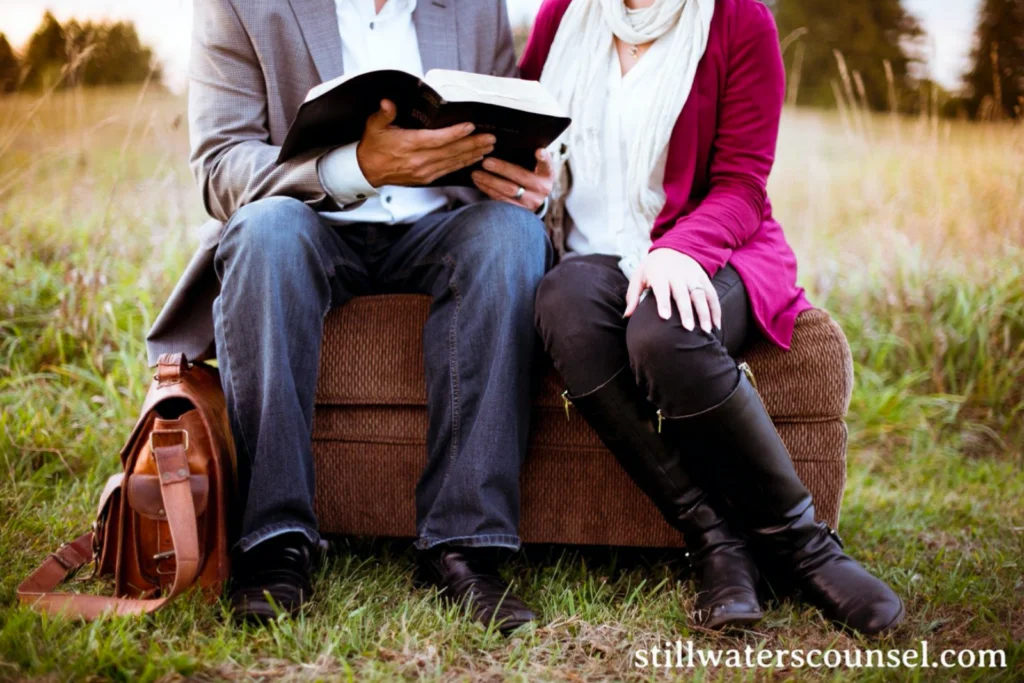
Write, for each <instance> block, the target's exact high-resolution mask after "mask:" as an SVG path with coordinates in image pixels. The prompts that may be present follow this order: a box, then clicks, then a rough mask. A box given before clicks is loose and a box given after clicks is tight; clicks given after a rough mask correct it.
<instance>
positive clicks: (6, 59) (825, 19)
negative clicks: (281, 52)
mask: <svg viewBox="0 0 1024 683" xmlns="http://www.w3.org/2000/svg"><path fill="white" fill-rule="evenodd" d="M763 1H764V2H765V3H766V4H767V5H768V6H769V7H770V8H771V9H772V11H773V12H774V14H775V18H776V21H777V22H778V25H779V35H780V36H781V38H782V40H783V48H784V57H785V61H786V68H787V70H788V73H789V91H790V92H789V94H790V101H791V102H792V103H794V104H799V105H803V106H817V107H834V106H836V105H837V104H840V105H843V104H852V105H856V106H863V107H865V108H870V109H873V110H877V111H891V110H895V111H899V112H902V113H908V114H913V113H920V112H922V111H924V112H931V113H938V114H943V115H947V116H969V117H972V118H983V119H993V118H1004V117H1014V118H1024V0H982V5H981V11H980V13H979V17H978V24H977V27H976V28H975V47H974V50H973V52H972V54H971V67H970V70H969V71H968V73H966V74H963V78H964V84H965V86H966V87H965V89H964V91H963V92H962V93H950V92H946V91H945V90H943V89H942V88H941V86H939V85H938V84H937V83H935V82H933V81H932V80H930V79H929V78H928V76H927V73H926V71H925V69H924V64H925V62H926V61H927V55H928V51H929V44H928V41H927V37H926V35H925V33H924V31H923V30H922V28H921V25H920V24H919V22H918V20H917V19H916V18H915V17H914V16H913V15H912V14H911V13H910V12H908V11H907V9H906V7H905V6H904V5H903V3H902V1H901V0H851V1H850V2H822V0H763ZM517 39H518V40H517V42H519V43H522V42H523V41H524V39H525V32H524V31H517ZM146 78H152V79H155V80H159V78H160V70H159V66H158V64H157V62H156V60H155V57H154V55H153V51H152V50H151V49H150V48H149V47H147V46H146V45H144V44H143V43H142V41H141V40H140V39H139V36H138V33H137V32H136V30H135V26H134V25H133V24H132V23H130V22H123V21H119V22H102V23H94V22H86V23H84V24H83V23H79V22H77V21H74V20H71V21H68V22H67V23H65V24H61V23H60V22H59V21H57V19H56V18H55V17H54V16H53V15H52V14H50V13H49V12H47V13H46V14H45V15H44V16H43V20H42V22H41V23H40V25H39V28H38V29H36V31H35V33H34V34H33V35H32V37H31V38H30V39H29V41H28V44H27V45H26V46H25V49H24V50H23V51H22V52H21V53H20V54H19V53H17V52H15V50H14V49H13V48H12V46H11V45H10V43H9V42H8V40H7V38H6V37H5V36H4V35H3V34H2V33H0V93H4V92H13V91H15V90H39V89H45V88H50V87H55V86H56V87H68V86H76V85H87V86H89V85H116V84H128V83H139V82H141V81H143V80H145V79H146Z"/></svg>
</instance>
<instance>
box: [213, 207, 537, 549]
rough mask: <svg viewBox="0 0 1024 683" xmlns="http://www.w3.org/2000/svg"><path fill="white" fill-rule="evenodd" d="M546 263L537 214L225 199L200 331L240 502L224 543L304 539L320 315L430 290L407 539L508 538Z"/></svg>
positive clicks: (309, 527)
mask: <svg viewBox="0 0 1024 683" xmlns="http://www.w3.org/2000/svg"><path fill="white" fill-rule="evenodd" d="M550 260H551V247H550V244H549V243H548V240H547V237H546V235H545V233H544V229H543V226H542V224H541V221H540V220H539V219H538V218H537V217H536V216H534V215H533V214H531V213H530V212H529V211H526V210H525V209H521V208H518V207H513V206H511V205H508V204H501V203H497V202H484V203H480V204H474V205H470V206H466V207H463V208H461V209H458V210H455V211H450V212H443V213H437V214H433V215H431V216H428V217H426V218H424V219H422V220H420V221H419V222H417V223H415V224H412V225H392V226H389V225H379V224H357V225H343V226H335V225H331V224H328V223H325V222H324V221H323V220H322V219H321V218H320V216H319V214H317V213H316V212H315V211H313V210H312V209H311V208H309V207H308V206H306V205H305V204H303V203H302V202H300V201H298V200H295V199H290V198H283V197H275V198H269V199H263V200H260V201H258V202H254V203H252V204H249V205H247V206H245V207H243V208H242V209H240V210H239V211H238V212H237V213H236V214H235V215H234V216H233V217H232V218H231V221H230V222H229V223H228V224H227V226H226V227H225V231H224V235H223V237H222V240H221V243H220V245H219V247H218V248H217V254H216V269H217V275H218V277H219V278H220V281H221V293H220V296H219V297H218V298H217V300H216V301H215V302H214V327H215V334H216V342H217V359H218V365H219V367H220V370H221V381H222V384H223V387H224V393H225V396H226V398H227V404H228V411H229V413H230V417H231V426H232V431H233V433H234V437H235V443H236V445H237V447H238V453H239V472H240V483H241V486H242V494H243V500H244V501H245V503H244V505H245V510H244V514H243V516H242V527H241V538H240V540H239V542H238V545H237V547H238V548H239V549H240V550H242V551H246V550H249V549H251V548H252V547H253V546H255V545H256V544H258V543H260V542H262V541H265V540H267V539H268V538H271V537H274V536H277V535H280V534H284V533H290V532H299V533H303V534H305V536H306V537H307V538H308V539H309V540H310V541H311V542H312V543H318V542H319V540H320V538H319V534H318V532H317V521H316V516H315V514H314V511H313V492H314V488H315V479H314V477H315V473H314V468H313V456H312V450H311V441H312V427H313V404H314V392H315V389H316V379H317V370H318V366H319V361H320V344H321V338H322V336H323V321H324V316H325V315H326V314H327V312H328V311H329V310H330V309H331V308H333V307H336V306H341V305H343V304H345V303H346V302H347V301H349V300H350V299H351V298H353V297H355V296H360V295H366V294H381V293H399V292H415V293H423V294H429V295H431V296H432V297H433V299H434V301H433V306H432V307H431V312H430V317H429V319H428V320H427V324H426V327H425V329H424V335H423V339H424V354H425V365H426V382H427V391H428V400H427V413H428V419H429V431H428V440H427V444H428V445H427V466H426V469H425V470H424V472H423V474H422V477H421V478H420V481H419V484H418V485H417V488H416V515H417V526H416V528H417V533H418V540H417V546H418V547H419V548H421V549H426V548H430V547H432V546H435V545H438V544H440V543H450V544H457V545H468V546H496V547H505V548H511V549H517V548H518V547H519V536H518V533H517V527H518V523H519V470H520V466H521V464H522V462H523V458H524V456H525V453H526V439H527V432H528V428H529V416H530V382H529V381H524V379H525V378H529V377H531V367H530V366H531V364H532V361H533V358H534V354H535V350H536V349H535V346H536V344H535V342H536V334H535V332H534V327H533V301H534V295H535V293H536V290H537V286H538V284H539V283H540V280H541V278H542V277H543V275H544V272H545V271H546V269H547V268H548V266H549V264H550Z"/></svg>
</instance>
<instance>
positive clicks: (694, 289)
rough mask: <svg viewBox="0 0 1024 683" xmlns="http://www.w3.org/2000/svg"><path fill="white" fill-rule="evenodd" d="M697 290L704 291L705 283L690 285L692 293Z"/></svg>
mask: <svg viewBox="0 0 1024 683" xmlns="http://www.w3.org/2000/svg"><path fill="white" fill-rule="evenodd" d="M697 291H700V292H703V291H704V285H690V293H691V294H692V293H693V292H697Z"/></svg>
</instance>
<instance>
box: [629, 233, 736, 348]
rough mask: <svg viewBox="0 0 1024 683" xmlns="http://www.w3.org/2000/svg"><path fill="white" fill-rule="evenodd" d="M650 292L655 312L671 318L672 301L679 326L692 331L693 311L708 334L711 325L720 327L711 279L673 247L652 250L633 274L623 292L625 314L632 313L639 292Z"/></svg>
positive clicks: (664, 317)
mask: <svg viewBox="0 0 1024 683" xmlns="http://www.w3.org/2000/svg"><path fill="white" fill-rule="evenodd" d="M648 287H649V288H650V289H651V290H652V291H653V292H654V299H655V301H656V302H657V304H658V315H659V316H661V318H662V319H663V320H668V319H669V318H671V317H672V301H673V300H675V302H676V306H678V307H679V317H680V318H682V321H683V327H685V328H686V329H688V330H693V314H694V311H696V312H697V319H698V320H699V321H700V327H701V329H702V330H704V331H705V332H707V333H709V334H710V333H711V329H712V326H714V327H716V328H718V329H721V327H722V307H721V305H720V304H719V301H718V292H717V291H715V286H714V285H713V284H711V278H709V277H708V274H707V273H705V272H704V269H703V268H702V267H701V265H700V264H699V263H697V262H696V261H694V260H693V259H692V258H690V257H689V256H687V255H686V254H683V253H682V252H678V251H675V250H674V249H655V250H654V251H652V252H651V253H649V254H648V255H647V257H646V258H644V260H643V261H642V262H641V263H640V267H639V268H637V269H636V272H635V273H633V277H632V278H631V279H630V281H629V289H628V290H627V291H626V317H627V318H628V317H630V316H631V315H633V312H634V311H636V307H637V306H638V305H639V304H640V294H641V293H643V291H644V290H645V289H647V288H648Z"/></svg>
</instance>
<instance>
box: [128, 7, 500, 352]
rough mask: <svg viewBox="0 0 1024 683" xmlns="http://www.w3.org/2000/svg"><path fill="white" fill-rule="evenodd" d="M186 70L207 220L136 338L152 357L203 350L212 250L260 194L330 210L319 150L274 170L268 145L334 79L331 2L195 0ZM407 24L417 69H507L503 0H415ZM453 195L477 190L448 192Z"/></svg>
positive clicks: (209, 320) (336, 39)
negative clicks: (415, 44)
mask: <svg viewBox="0 0 1024 683" xmlns="http://www.w3.org/2000/svg"><path fill="white" fill-rule="evenodd" d="M194 5H195V23H194V26H193V31H192V55H191V67H190V76H189V97H188V110H189V139H190V142H191V146H192V157H191V166H192V173H193V175H194V176H195V178H196V181H197V183H198V184H199V188H200V190H201V192H202V194H203V203H204V204H205V206H206V211H207V213H209V214H210V216H211V217H212V218H213V220H211V221H209V222H207V223H206V224H205V225H204V226H203V228H202V231H201V233H200V245H199V249H198V251H197V252H196V254H195V256H193V257H192V261H191V262H190V263H189V264H188V267H187V268H186V270H185V273H184V275H183V276H182V277H181V279H180V280H179V281H178V284H177V286H176V287H175V288H174V291H173V292H172V293H171V297H170V299H169V300H168V301H167V303H166V304H165V305H164V308H163V310H162V311H161V312H160V315H159V316H158V317H157V319H156V322H155V323H154V324H153V328H152V329H151V330H150V332H149V335H148V336H147V338H146V341H147V350H148V353H149V362H150V364H151V365H152V364H155V363H156V359H157V357H158V356H159V355H160V354H161V353H174V352H184V353H185V354H187V355H188V357H189V358H194V359H202V358H209V357H211V356H212V355H213V354H214V348H213V346H214V344H213V300H214V299H215V298H216V297H217V295H218V293H219V291H220V283H219V281H218V279H217V276H216V274H215V273H214V269H213V256H214V253H215V252H216V250H217V244H218V243H219V241H220V234H221V231H222V230H223V228H224V222H225V221H227V220H228V219H230V218H231V216H232V215H233V214H234V213H235V212H236V211H237V210H238V209H239V208H241V207H242V206H244V205H246V204H248V203H249V202H254V201H256V200H258V199H262V198H263V197H272V196H278V195H281V196H287V197H294V198H296V199H300V200H302V201H304V202H306V203H307V204H309V205H310V206H312V207H314V208H316V209H318V210H337V209H338V207H337V206H336V205H335V204H334V202H333V201H332V200H331V198H330V197H328V196H327V194H326V193H325V192H324V189H323V187H321V185H320V180H319V177H318V175H317V170H316V164H317V159H318V158H319V155H320V154H322V153H323V152H322V151H321V152H317V153H314V154H307V155H305V156H303V157H300V158H298V159H294V160H292V161H289V162H287V163H284V164H281V165H278V164H277V163H276V159H277V154H278V149H279V146H280V145H281V143H282V142H284V137H285V134H286V133H287V132H288V126H289V125H290V124H291V122H292V120H293V119H294V117H295V113H296V112H297V111H298V109H299V105H300V104H302V101H303V100H304V99H305V97H306V93H307V92H308V91H309V89H310V88H312V87H313V86H315V85H317V84H319V83H321V82H323V81H326V80H329V79H331V78H335V77H337V76H340V75H341V74H342V73H343V65H342V62H341V36H340V34H339V32H338V19H337V13H336V5H335V0H196V2H195V3H194ZM413 21H414V23H415V25H416V31H417V34H418V38H419V44H420V54H421V57H422V59H423V68H424V70H427V71H429V70H430V69H435V68H442V69H459V70H462V71H474V72H477V73H486V74H493V75H499V76H514V75H516V57H515V48H514V46H513V41H512V30H511V26H510V24H509V18H508V10H507V8H506V6H505V0H419V1H418V3H417V7H416V11H415V13H414V14H413ZM451 194H452V196H453V200H460V199H461V200H463V201H465V200H466V199H467V198H478V197H479V195H474V194H469V195H467V194H466V193H464V192H463V193H459V192H456V191H453V192H452V193H451Z"/></svg>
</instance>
